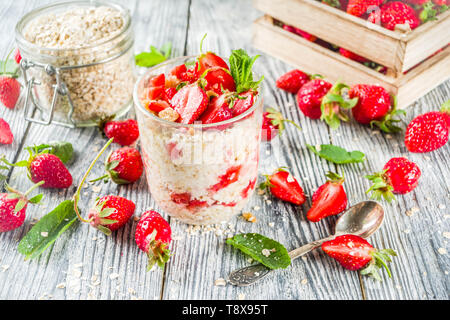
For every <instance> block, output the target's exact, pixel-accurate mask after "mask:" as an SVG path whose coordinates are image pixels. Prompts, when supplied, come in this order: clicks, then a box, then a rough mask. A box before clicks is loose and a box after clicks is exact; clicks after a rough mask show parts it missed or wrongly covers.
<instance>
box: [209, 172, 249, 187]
mask: <svg viewBox="0 0 450 320" xmlns="http://www.w3.org/2000/svg"><path fill="white" fill-rule="evenodd" d="M241 168H242V166H233V167H230V168H228V169H227V171H226V172H225V174H224V175H222V176H220V177H219V182H218V183H216V184H215V185H213V186H211V187H209V189H208V190H209V191H212V192H217V191H219V190H221V189H223V188H225V187H227V186H229V185H230V184H232V183H233V182H236V181H237V180H238V178H239V172H240V171H241Z"/></svg>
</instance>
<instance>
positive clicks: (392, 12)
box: [368, 1, 420, 30]
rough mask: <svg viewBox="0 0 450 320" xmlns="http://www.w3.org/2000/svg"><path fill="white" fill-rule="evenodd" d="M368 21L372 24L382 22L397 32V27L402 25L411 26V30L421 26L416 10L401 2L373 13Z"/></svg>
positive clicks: (386, 5)
mask: <svg viewBox="0 0 450 320" xmlns="http://www.w3.org/2000/svg"><path fill="white" fill-rule="evenodd" d="M368 20H369V21H370V22H372V23H378V22H380V23H381V25H382V26H383V27H385V28H387V29H389V30H395V26H396V25H402V24H407V25H409V28H410V29H411V30H413V29H415V28H417V27H418V26H419V25H420V19H419V18H418V17H417V14H416V12H415V11H414V9H413V8H411V7H410V6H408V5H407V4H406V3H403V2H400V1H393V2H388V3H386V4H385V5H383V6H382V7H381V9H380V10H375V11H373V12H372V13H371V14H370V15H369V18H368Z"/></svg>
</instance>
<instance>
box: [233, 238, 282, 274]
mask: <svg viewBox="0 0 450 320" xmlns="http://www.w3.org/2000/svg"><path fill="white" fill-rule="evenodd" d="M227 244H230V245H232V246H233V247H235V248H237V249H239V250H241V251H242V252H243V253H245V254H247V255H249V256H250V257H252V258H253V259H254V260H256V261H259V262H261V263H262V264H263V265H265V266H266V267H268V268H270V269H279V268H283V269H284V268H287V267H288V266H289V265H290V264H291V257H290V256H289V254H288V252H287V250H286V248H285V247H284V246H283V245H282V244H281V243H279V242H277V241H275V240H272V239H270V238H267V237H265V236H263V235H260V234H258V233H244V234H237V235H235V236H234V237H233V238H228V239H227Z"/></svg>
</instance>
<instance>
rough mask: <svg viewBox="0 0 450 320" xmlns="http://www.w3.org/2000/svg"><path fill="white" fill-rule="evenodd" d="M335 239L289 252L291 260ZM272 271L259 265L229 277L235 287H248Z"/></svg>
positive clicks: (234, 272)
mask: <svg viewBox="0 0 450 320" xmlns="http://www.w3.org/2000/svg"><path fill="white" fill-rule="evenodd" d="M334 237H335V236H330V237H328V238H324V239H321V240H316V241H314V242H311V243H308V244H306V245H304V246H302V247H300V248H297V249H294V250H292V251H291V252H289V256H290V257H291V260H294V259H297V258H298V257H301V256H303V255H305V254H307V253H308V252H310V251H311V250H314V249H316V248H317V247H320V245H321V244H322V243H323V242H325V241H328V240H330V239H333V238H334ZM270 271H272V269H270V268H267V267H266V266H265V265H263V264H261V263H259V264H255V265H252V266H248V267H244V268H242V269H238V270H234V271H233V272H231V273H230V275H229V276H228V281H229V282H230V283H231V284H233V285H235V286H240V287H242V286H248V285H250V284H253V283H255V282H256V281H258V280H260V279H262V278H264V277H265V276H266V275H267V274H269V272H270Z"/></svg>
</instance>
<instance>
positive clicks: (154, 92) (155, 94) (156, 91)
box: [145, 86, 165, 100]
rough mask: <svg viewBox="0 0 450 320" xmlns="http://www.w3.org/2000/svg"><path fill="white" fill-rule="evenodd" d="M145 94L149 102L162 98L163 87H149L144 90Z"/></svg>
mask: <svg viewBox="0 0 450 320" xmlns="http://www.w3.org/2000/svg"><path fill="white" fill-rule="evenodd" d="M145 90H146V92H147V98H148V99H149V100H158V99H162V98H163V97H164V92H165V87H164V86H157V87H149V88H146V89H145Z"/></svg>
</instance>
